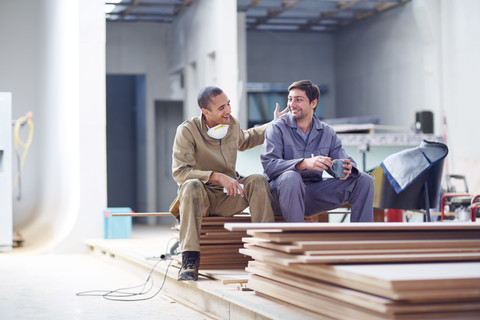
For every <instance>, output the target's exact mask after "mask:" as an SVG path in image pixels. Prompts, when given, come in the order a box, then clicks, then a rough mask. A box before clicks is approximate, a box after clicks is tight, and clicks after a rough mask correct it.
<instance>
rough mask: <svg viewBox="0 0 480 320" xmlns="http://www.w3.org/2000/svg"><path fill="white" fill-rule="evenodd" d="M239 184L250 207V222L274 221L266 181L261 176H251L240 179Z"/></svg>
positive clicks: (268, 187)
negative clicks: (241, 185)
mask: <svg viewBox="0 0 480 320" xmlns="http://www.w3.org/2000/svg"><path fill="white" fill-rule="evenodd" d="M240 183H242V184H243V186H244V190H243V191H244V196H245V198H247V201H248V206H249V207H250V215H251V219H252V222H273V221H275V218H274V217H273V210H272V205H271V197H270V186H269V185H268V181H267V179H266V178H265V177H264V176H263V175H261V174H253V175H251V176H248V177H246V178H244V179H242V181H240Z"/></svg>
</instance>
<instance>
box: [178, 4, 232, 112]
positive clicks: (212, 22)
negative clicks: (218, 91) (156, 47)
mask: <svg viewBox="0 0 480 320" xmlns="http://www.w3.org/2000/svg"><path fill="white" fill-rule="evenodd" d="M237 37H238V35H237V7H236V1H224V0H211V1H195V2H194V3H193V4H192V5H190V6H189V7H188V8H186V10H183V11H182V12H181V13H180V15H179V16H178V17H177V18H176V19H175V20H174V21H173V23H172V42H171V45H172V47H171V54H170V58H171V60H170V65H171V68H170V74H171V75H174V74H182V75H183V82H182V83H183V88H182V89H183V93H184V96H183V97H181V98H182V99H184V117H185V119H188V118H191V117H194V116H198V115H199V114H200V109H199V107H198V104H197V94H198V92H199V90H200V89H201V88H203V87H205V86H208V85H215V86H218V87H220V88H222V89H223V91H224V92H225V93H226V94H227V96H228V97H229V99H230V100H231V101H232V106H233V108H232V114H233V115H234V116H236V117H238V114H239V110H238V107H237V106H238V101H240V99H239V97H240V94H239V92H238V91H239V85H238V79H239V64H238V54H237V52H238V50H237V47H238V41H237ZM176 79H177V80H180V78H176Z"/></svg>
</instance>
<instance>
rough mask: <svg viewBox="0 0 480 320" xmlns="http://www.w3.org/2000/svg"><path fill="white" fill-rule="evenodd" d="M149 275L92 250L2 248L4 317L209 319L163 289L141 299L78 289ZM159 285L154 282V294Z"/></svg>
mask: <svg viewBox="0 0 480 320" xmlns="http://www.w3.org/2000/svg"><path fill="white" fill-rule="evenodd" d="M139 235H140V236H146V237H148V236H154V235H156V236H158V232H157V230H156V228H155V227H147V226H140V227H139V228H135V227H134V232H133V233H132V237H138V236H139ZM147 277H148V273H146V274H145V276H144V277H143V278H140V277H138V275H135V274H133V273H131V272H128V271H127V270H124V269H121V268H120V267H118V266H115V265H113V264H111V263H109V262H107V261H103V260H101V259H99V258H98V257H95V256H93V255H90V254H72V255H54V254H41V255H39V254H37V255H33V254H32V255H29V254H0V319H2V320H4V319H5V320H7V319H8V320H10V319H22V320H23V319H49V320H50V319H142V320H143V319H147V320H148V319H182V320H185V319H187V320H189V319H192V320H193V319H195V320H198V319H210V318H208V317H207V316H205V315H203V314H201V313H199V312H197V311H194V310H192V309H190V308H188V307H185V306H183V305H181V304H179V303H176V302H174V301H173V300H171V299H170V298H168V297H166V296H164V295H163V294H162V293H161V292H160V294H159V295H157V296H155V297H153V298H152V299H149V300H146V301H136V302H132V301H127V302H125V301H109V300H106V299H104V298H103V297H101V296H77V295H76V294H77V293H78V292H82V291H89V290H116V289H119V288H126V287H131V286H137V285H141V284H143V283H144V282H145V281H146V280H147ZM160 285H161V283H155V286H154V288H153V289H152V291H151V292H150V294H154V293H155V292H156V291H157V290H158V287H159V286H160ZM139 290H140V288H136V289H132V290H129V292H130V291H132V292H139ZM147 296H148V295H146V296H138V297H137V298H145V297H147Z"/></svg>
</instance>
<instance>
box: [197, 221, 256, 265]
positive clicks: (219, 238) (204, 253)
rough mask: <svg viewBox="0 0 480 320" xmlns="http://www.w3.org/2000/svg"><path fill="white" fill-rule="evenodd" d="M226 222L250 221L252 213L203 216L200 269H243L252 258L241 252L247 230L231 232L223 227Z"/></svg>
mask: <svg viewBox="0 0 480 320" xmlns="http://www.w3.org/2000/svg"><path fill="white" fill-rule="evenodd" d="M226 222H235V223H238V222H242V223H249V222H250V215H247V214H245V215H237V216H233V217H219V216H208V217H204V218H203V220H202V229H201V231H200V269H242V268H245V267H246V266H247V263H248V261H249V260H251V259H250V258H249V257H248V256H245V255H243V254H241V253H239V249H240V248H241V247H242V246H243V242H242V237H245V236H246V233H245V231H232V232H229V231H227V230H225V228H224V227H223V225H224V224H225V223H226Z"/></svg>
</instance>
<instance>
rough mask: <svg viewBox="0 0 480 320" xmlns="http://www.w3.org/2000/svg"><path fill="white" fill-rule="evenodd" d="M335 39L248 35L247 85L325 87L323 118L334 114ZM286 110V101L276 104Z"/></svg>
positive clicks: (310, 35) (308, 35) (316, 35)
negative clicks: (308, 82) (305, 81)
mask: <svg viewBox="0 0 480 320" xmlns="http://www.w3.org/2000/svg"><path fill="white" fill-rule="evenodd" d="M335 59H336V57H335V51H334V36H333V35H332V34H322V33H291V32H266V31H248V32H247V70H248V81H249V82H269V83H282V84H291V83H292V82H294V81H296V80H303V79H309V80H312V81H313V82H315V83H316V84H318V85H327V86H328V93H326V94H325V95H323V99H324V100H323V103H324V117H326V118H332V117H335V116H337V114H336V90H337V89H336V87H335V67H334V66H335ZM279 103H280V109H281V110H282V104H283V106H284V107H286V101H279Z"/></svg>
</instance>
